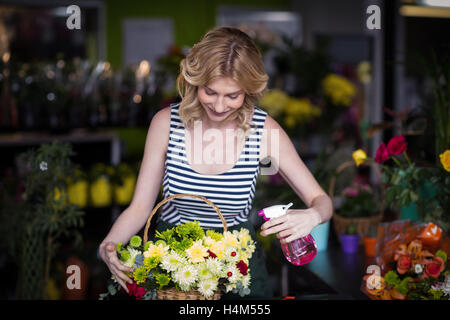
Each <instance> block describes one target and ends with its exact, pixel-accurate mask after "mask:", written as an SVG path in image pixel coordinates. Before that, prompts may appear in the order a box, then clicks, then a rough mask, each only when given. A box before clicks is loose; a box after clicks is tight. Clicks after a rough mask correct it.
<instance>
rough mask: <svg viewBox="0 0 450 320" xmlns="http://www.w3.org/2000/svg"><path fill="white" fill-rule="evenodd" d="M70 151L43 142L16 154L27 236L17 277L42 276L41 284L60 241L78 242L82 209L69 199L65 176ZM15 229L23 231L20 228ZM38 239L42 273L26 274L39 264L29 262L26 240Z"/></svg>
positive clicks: (37, 279) (64, 146)
mask: <svg viewBox="0 0 450 320" xmlns="http://www.w3.org/2000/svg"><path fill="white" fill-rule="evenodd" d="M73 154H74V153H73V151H72V147H71V145H70V144H68V143H59V142H53V143H52V144H43V145H41V146H40V147H39V148H38V149H33V150H30V151H28V152H26V153H24V154H22V155H21V156H20V157H19V163H22V165H23V166H24V168H25V174H26V178H25V192H24V193H23V200H24V202H25V203H26V204H27V208H28V210H27V211H26V212H24V213H23V216H22V217H21V218H22V221H23V224H24V229H25V230H26V231H27V232H28V233H29V234H30V237H28V238H25V239H24V241H23V243H22V248H21V250H22V261H21V263H20V264H19V266H20V273H21V276H19V277H20V279H21V280H20V281H25V282H26V281H30V282H33V281H35V282H41V281H42V279H43V281H42V286H44V287H45V285H46V282H47V280H48V277H49V272H50V262H51V260H52V258H53V257H54V256H55V254H56V252H57V249H58V247H59V245H60V241H61V240H62V239H70V238H72V239H74V245H75V246H79V245H80V244H81V242H82V239H81V233H80V232H79V228H81V227H83V214H84V213H83V212H82V211H80V210H79V209H78V207H77V206H76V205H72V204H70V203H69V199H68V193H67V178H69V177H73V176H74V170H75V169H76V167H75V165H74V164H73V163H72V162H71V160H70V157H71V156H72V155H73ZM17 231H18V232H20V233H23V230H17ZM38 240H41V241H42V242H43V243H45V247H44V255H45V262H44V263H45V268H42V269H44V270H45V271H44V274H42V273H33V274H29V273H28V272H27V270H28V269H40V267H38V266H36V265H35V264H31V265H30V263H29V261H32V260H33V259H30V258H31V257H29V255H33V252H26V251H25V250H26V248H27V247H29V246H30V245H31V244H29V243H27V241H31V242H35V241H38ZM27 275H28V276H27ZM30 277H31V278H30ZM19 287H20V286H19ZM42 290H43V289H42ZM19 291H20V290H19ZM42 292H43V291H42ZM18 295H19V297H24V298H25V297H26V296H27V293H26V292H23V291H21V292H18ZM41 298H42V297H41Z"/></svg>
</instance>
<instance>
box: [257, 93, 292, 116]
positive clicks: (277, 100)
mask: <svg viewBox="0 0 450 320" xmlns="http://www.w3.org/2000/svg"><path fill="white" fill-rule="evenodd" d="M288 99H289V96H288V95H287V94H286V93H284V92H283V91H282V90H279V89H272V90H270V91H268V92H266V93H265V94H264V96H263V97H262V99H261V100H260V101H259V105H260V106H261V107H263V108H264V109H265V110H266V111H267V113H268V114H269V115H270V116H272V117H274V118H275V117H277V116H279V115H280V114H281V113H282V112H283V111H284V109H285V106H286V103H287V100H288Z"/></svg>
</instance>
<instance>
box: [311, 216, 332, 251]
mask: <svg viewBox="0 0 450 320" xmlns="http://www.w3.org/2000/svg"><path fill="white" fill-rule="evenodd" d="M329 232H330V221H327V222H325V223H322V224H319V225H318V226H316V227H314V229H312V231H311V235H312V236H313V238H314V240H315V241H316V245H317V252H320V251H324V250H327V247H328V234H329Z"/></svg>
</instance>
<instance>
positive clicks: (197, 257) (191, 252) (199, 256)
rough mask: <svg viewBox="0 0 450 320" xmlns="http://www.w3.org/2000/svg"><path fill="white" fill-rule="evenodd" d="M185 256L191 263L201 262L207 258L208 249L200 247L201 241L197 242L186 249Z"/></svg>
mask: <svg viewBox="0 0 450 320" xmlns="http://www.w3.org/2000/svg"><path fill="white" fill-rule="evenodd" d="M186 255H187V256H188V258H189V259H190V260H191V261H192V262H193V263H196V262H202V261H204V260H205V259H204V258H205V257H207V256H208V249H207V248H206V247H204V246H203V245H202V240H197V241H195V242H194V243H193V244H192V246H191V247H190V248H189V249H186Z"/></svg>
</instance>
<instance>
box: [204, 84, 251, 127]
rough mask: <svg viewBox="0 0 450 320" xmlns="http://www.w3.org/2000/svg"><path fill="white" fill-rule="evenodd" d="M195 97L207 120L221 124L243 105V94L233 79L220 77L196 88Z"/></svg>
mask: <svg viewBox="0 0 450 320" xmlns="http://www.w3.org/2000/svg"><path fill="white" fill-rule="evenodd" d="M197 96H198V99H199V101H200V103H201V104H202V106H203V108H204V109H205V111H206V114H207V115H208V118H209V120H211V121H212V122H221V121H222V120H224V119H225V118H226V117H228V116H229V115H230V114H231V113H232V112H233V111H235V110H237V109H239V108H240V107H241V106H242V105H243V103H244V98H245V92H244V90H243V89H242V88H241V87H239V85H238V83H237V82H236V81H234V80H233V79H231V78H228V77H221V78H217V79H214V80H213V81H211V82H210V83H208V84H207V85H205V86H200V87H198V90H197Z"/></svg>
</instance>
